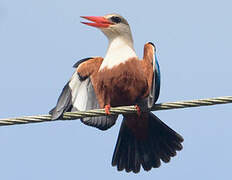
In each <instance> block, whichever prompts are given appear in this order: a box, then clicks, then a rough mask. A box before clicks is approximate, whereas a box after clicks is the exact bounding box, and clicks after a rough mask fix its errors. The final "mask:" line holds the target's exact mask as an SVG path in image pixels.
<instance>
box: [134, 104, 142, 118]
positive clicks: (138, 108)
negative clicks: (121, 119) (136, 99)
mask: <svg viewBox="0 0 232 180" xmlns="http://www.w3.org/2000/svg"><path fill="white" fill-rule="evenodd" d="M135 109H136V110H137V115H138V116H141V109H140V107H139V106H138V105H135Z"/></svg>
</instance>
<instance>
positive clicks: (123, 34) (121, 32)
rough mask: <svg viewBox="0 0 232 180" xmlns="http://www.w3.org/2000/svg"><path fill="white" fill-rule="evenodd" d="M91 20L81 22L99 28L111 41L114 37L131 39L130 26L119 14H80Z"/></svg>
mask: <svg viewBox="0 0 232 180" xmlns="http://www.w3.org/2000/svg"><path fill="white" fill-rule="evenodd" d="M81 17H82V18H84V19H87V20H89V21H92V22H81V23H83V24H86V25H88V26H92V27H96V28H98V29H100V30H101V31H102V32H103V33H104V34H105V35H106V36H107V38H108V39H109V40H110V41H112V40H114V39H115V38H118V37H120V38H123V39H125V40H129V41H132V43H133V40H132V35H131V30H130V26H129V24H128V22H127V20H126V19H125V18H123V17H122V16H121V15H119V14H108V15H105V16H81Z"/></svg>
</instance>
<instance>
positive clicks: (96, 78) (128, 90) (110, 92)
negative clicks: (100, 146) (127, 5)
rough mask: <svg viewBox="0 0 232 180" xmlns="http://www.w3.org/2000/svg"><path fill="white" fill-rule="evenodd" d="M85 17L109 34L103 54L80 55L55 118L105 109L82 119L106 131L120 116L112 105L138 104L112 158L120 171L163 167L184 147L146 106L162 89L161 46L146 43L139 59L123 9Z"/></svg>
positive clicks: (127, 117) (123, 126)
mask: <svg viewBox="0 0 232 180" xmlns="http://www.w3.org/2000/svg"><path fill="white" fill-rule="evenodd" d="M81 18H83V19H85V20H88V21H87V22H81V23H83V24H85V25H88V26H91V27H95V28H97V29H99V30H100V31H102V32H103V34H104V35H105V36H106V37H107V39H108V48H107V52H106V54H105V56H104V58H103V57H100V56H94V57H89V58H84V59H81V60H79V61H78V62H77V63H75V64H74V66H73V67H74V68H76V70H75V72H74V73H73V75H72V77H71V79H70V80H69V81H68V82H67V84H66V85H65V86H64V88H63V90H62V93H61V95H60V96H59V98H58V101H57V104H56V106H55V107H54V108H53V109H52V110H51V111H50V112H49V113H50V114H51V117H52V120H56V119H62V118H63V114H64V113H65V112H72V111H85V110H90V109H97V108H104V109H105V116H100V117H85V118H82V119H81V122H82V123H84V124H86V125H88V126H92V127H95V128H98V129H100V130H103V131H104V130H107V129H109V128H111V127H112V126H113V125H114V124H115V123H116V120H117V118H118V116H117V115H111V114H110V108H111V107H116V106H126V105H135V108H136V109H137V113H134V114H123V120H122V122H121V127H120V131H119V135H118V139H117V142H116V146H115V149H114V153H113V157H112V162H111V164H112V166H116V167H117V170H118V171H122V170H125V171H126V172H133V173H138V172H140V169H141V167H142V168H143V169H144V170H145V171H149V170H151V169H152V168H158V167H160V165H161V160H162V161H163V162H165V163H167V162H169V161H170V159H171V157H174V156H176V153H177V151H180V150H181V149H182V148H183V146H182V142H183V140H184V139H183V137H182V136H181V135H180V134H178V133H177V132H175V131H174V130H172V129H171V128H170V127H169V126H168V125H166V124H165V123H164V122H162V121H161V120H160V119H159V118H158V117H157V116H156V115H154V114H153V113H152V112H149V111H143V110H144V109H149V108H152V107H153V106H154V105H155V103H156V101H157V100H158V97H159V94H160V80H161V75H160V67H159V63H158V60H157V55H156V47H155V45H154V44H153V43H152V42H147V43H145V45H144V54H143V58H142V59H139V57H138V56H137V55H136V52H135V49H134V42H133V37H132V33H131V29H130V26H129V24H128V22H127V20H126V19H125V18H124V17H122V16H121V15H119V14H114V13H113V14H107V15H104V16H81Z"/></svg>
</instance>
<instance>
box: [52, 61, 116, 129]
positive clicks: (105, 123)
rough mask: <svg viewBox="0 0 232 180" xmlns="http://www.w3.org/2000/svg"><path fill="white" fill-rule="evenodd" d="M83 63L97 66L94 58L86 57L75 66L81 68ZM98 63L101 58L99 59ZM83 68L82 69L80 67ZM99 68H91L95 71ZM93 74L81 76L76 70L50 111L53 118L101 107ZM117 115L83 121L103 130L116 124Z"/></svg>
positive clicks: (88, 118) (89, 118)
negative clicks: (92, 80) (94, 85)
mask: <svg viewBox="0 0 232 180" xmlns="http://www.w3.org/2000/svg"><path fill="white" fill-rule="evenodd" d="M82 63H89V65H90V66H88V64H87V66H86V67H95V68H96V66H92V65H91V63H95V61H94V58H85V59H82V60H80V61H78V62H77V63H76V64H75V65H74V66H75V67H76V68H81V67H84V66H80V65H81V64H82ZM98 65H99V67H100V64H99V59H98ZM80 70H81V69H80ZM96 70H98V68H96V69H93V70H91V72H94V71H96ZM90 75H91V74H88V76H86V75H85V78H83V77H80V76H81V75H80V74H79V73H78V72H75V73H74V74H73V75H72V77H71V79H70V80H69V82H68V83H67V84H66V85H65V87H64V88H63V90H62V93H61V95H60V97H59V99H58V101H57V105H56V107H55V108H53V109H52V110H51V111H50V112H49V113H50V114H51V115H52V119H53V120H55V119H62V117H63V113H65V112H72V111H86V110H90V109H99V108H100V106H99V103H98V100H97V97H96V94H95V91H94V88H93V85H92V82H91V77H90ZM116 119H117V116H100V117H86V118H82V119H81V122H83V123H84V124H86V125H89V126H93V127H96V128H98V129H101V130H107V129H109V128H110V127H112V126H113V125H114V124H115V121H116Z"/></svg>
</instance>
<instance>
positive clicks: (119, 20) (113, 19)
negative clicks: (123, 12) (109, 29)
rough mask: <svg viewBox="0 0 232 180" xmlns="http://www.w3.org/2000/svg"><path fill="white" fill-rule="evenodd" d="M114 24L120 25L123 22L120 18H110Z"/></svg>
mask: <svg viewBox="0 0 232 180" xmlns="http://www.w3.org/2000/svg"><path fill="white" fill-rule="evenodd" d="M110 19H111V21H112V22H114V23H120V22H121V21H122V20H121V18H120V17H117V16H113V17H111V18H110Z"/></svg>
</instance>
